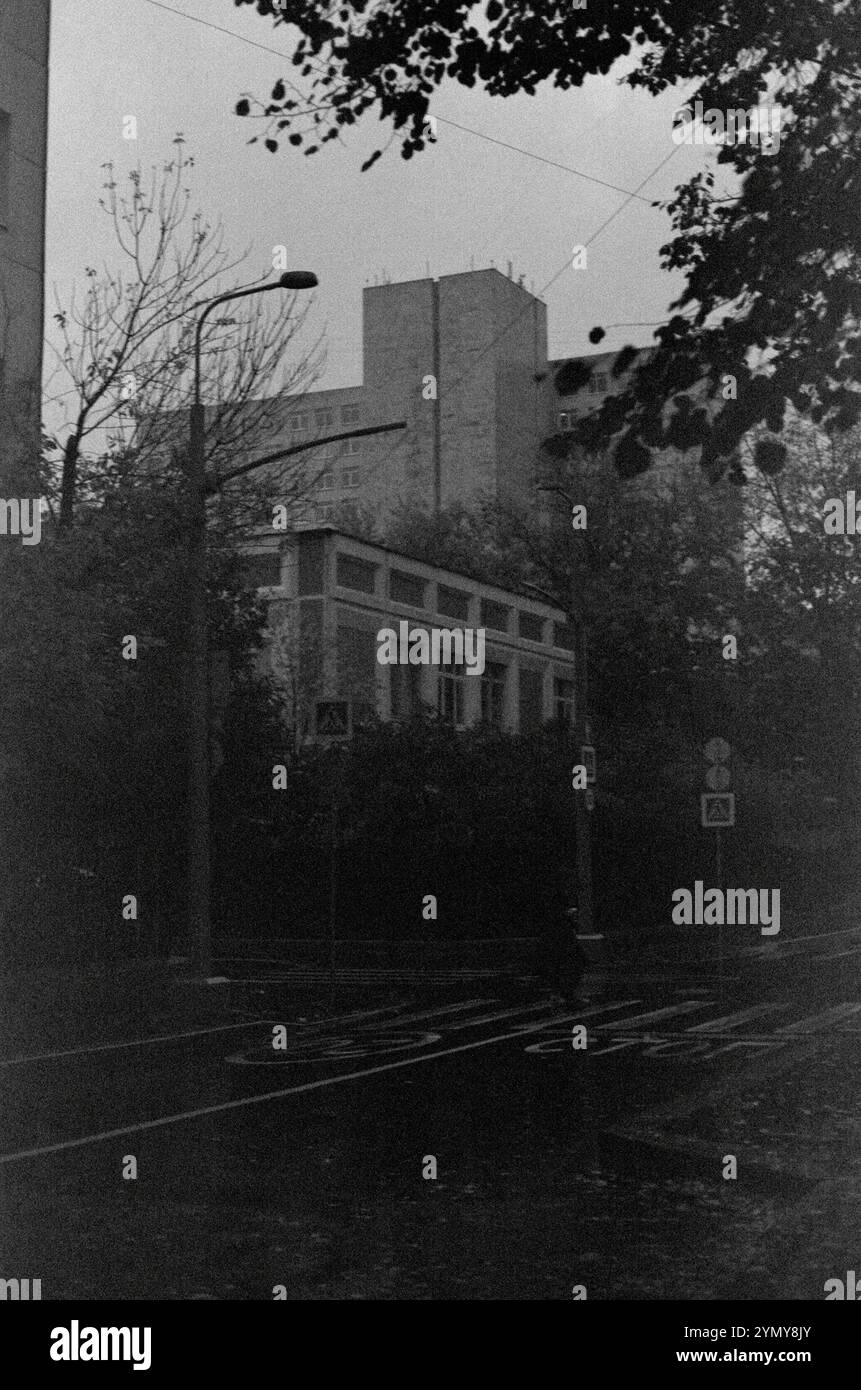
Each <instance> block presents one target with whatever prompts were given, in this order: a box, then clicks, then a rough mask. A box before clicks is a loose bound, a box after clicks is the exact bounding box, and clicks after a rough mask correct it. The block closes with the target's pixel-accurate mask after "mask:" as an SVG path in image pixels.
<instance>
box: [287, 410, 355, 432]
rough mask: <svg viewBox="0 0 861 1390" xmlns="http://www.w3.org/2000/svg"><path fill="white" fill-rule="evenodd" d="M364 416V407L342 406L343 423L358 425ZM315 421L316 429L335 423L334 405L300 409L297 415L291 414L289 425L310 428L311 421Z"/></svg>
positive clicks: (294, 428) (303, 428) (300, 428)
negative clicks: (314, 408)
mask: <svg viewBox="0 0 861 1390" xmlns="http://www.w3.org/2000/svg"><path fill="white" fill-rule="evenodd" d="M361 418H362V408H361V406H358V405H342V406H341V424H342V425H358V423H359V421H360V420H361ZM312 419H313V421H314V428H315V429H329V428H330V427H331V426H332V425H334V423H335V409H334V407H333V406H330V405H324V406H319V407H318V408H317V409H316V410H313V411H312V410H300V411H297V412H296V414H295V415H291V416H290V418H289V420H288V422H287V423H288V425H289V427H290V429H291V430H296V431H297V432H298V431H299V430H309V429H310V428H311V421H312Z"/></svg>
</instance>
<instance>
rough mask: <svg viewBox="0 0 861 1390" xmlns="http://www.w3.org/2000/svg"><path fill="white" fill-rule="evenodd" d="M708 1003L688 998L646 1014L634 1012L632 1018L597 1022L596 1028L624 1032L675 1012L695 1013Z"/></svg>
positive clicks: (706, 1006)
mask: <svg viewBox="0 0 861 1390" xmlns="http://www.w3.org/2000/svg"><path fill="white" fill-rule="evenodd" d="M706 1008H708V1005H707V1004H706V1003H705V1002H704V1001H703V1000H702V999H688V1000H687V1002H686V1003H684V1004H670V1005H669V1007H668V1008H666V1009H654V1010H653V1011H652V1012H651V1013H648V1014H635V1015H634V1017H633V1018H620V1019H617V1020H616V1021H615V1022H614V1023H599V1024H597V1025H596V1026H597V1027H598V1028H618V1029H619V1030H620V1031H622V1032H624V1030H625V1029H626V1028H633V1027H634V1025H635V1024H636V1023H652V1022H654V1021H655V1019H658V1018H672V1017H674V1016H675V1015H677V1014H692V1013H696V1011H697V1009H706Z"/></svg>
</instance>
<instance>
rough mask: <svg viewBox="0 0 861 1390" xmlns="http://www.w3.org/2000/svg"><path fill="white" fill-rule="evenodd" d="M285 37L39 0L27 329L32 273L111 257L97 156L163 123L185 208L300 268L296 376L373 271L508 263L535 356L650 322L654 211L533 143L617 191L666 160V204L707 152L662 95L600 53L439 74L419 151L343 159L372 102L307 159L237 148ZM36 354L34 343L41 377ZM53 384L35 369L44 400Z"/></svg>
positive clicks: (135, 144)
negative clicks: (38, 182)
mask: <svg viewBox="0 0 861 1390" xmlns="http://www.w3.org/2000/svg"><path fill="white" fill-rule="evenodd" d="M295 38H296V32H295V30H292V29H290V28H288V27H286V26H284V25H278V26H277V27H276V26H275V24H274V22H273V20H272V18H271V17H269V18H262V17H261V16H259V15H258V14H257V12H256V10H255V9H253V8H251V7H247V6H243V7H242V8H240V9H237V8H235V6H234V5H233V4H232V3H231V0H175V3H174V2H173V0H171V3H160V2H157V0H54V3H53V21H52V43H51V89H50V115H49V121H50V124H49V152H48V171H49V172H48V230H47V279H46V310H47V315H48V330H47V331H48V332H49V334H50V329H51V322H50V315H51V313H52V312H53V311H54V309H55V307H56V306H55V304H54V295H53V287H54V286H55V285H56V286H57V287H58V289H59V291H60V294H61V298H65V297H67V296H68V292H69V290H70V288H71V286H72V285H73V284H75V283H77V284H78V285H80V284H81V283H82V282H83V272H84V268H85V266H87V265H94V266H96V267H100V266H102V265H103V264H107V265H109V266H110V265H113V264H116V261H117V257H116V253H115V251H114V247H113V242H112V236H113V234H112V231H111V229H110V226H109V224H108V221H107V218H106V217H105V216H104V214H103V213H102V212H101V211H100V209H99V207H98V198H99V191H100V183H101V180H102V178H103V170H102V168H101V166H102V165H103V164H104V163H105V162H106V161H113V162H114V163H115V166H116V170H117V175H118V176H122V175H123V174H124V173H125V171H127V170H128V169H130V168H132V167H133V166H134V165H135V164H137V163H140V164H141V165H142V166H143V167H144V168H147V167H148V166H149V165H151V164H153V163H160V162H161V161H162V160H164V159H165V158H167V157H169V156H170V154H171V153H172V149H173V147H172V145H171V141H172V140H173V139H174V137H175V135H176V134H177V133H178V132H181V133H182V135H183V136H184V138H185V140H186V146H185V148H186V152H187V153H191V154H193V155H194V157H195V161H196V171H195V172H196V180H195V182H194V184H193V191H194V194H195V200H196V202H197V204H198V205H199V206H200V207H201V208H202V209H203V211H204V212H205V213H206V214H207V215H208V216H210V217H211V218H220V219H221V220H222V222H223V224H224V227H225V232H226V242H227V246H228V247H229V248H230V249H231V250H235V251H240V250H242V249H244V248H245V247H247V246H250V247H251V248H252V251H251V257H250V259H249V262H248V268H249V271H250V274H249V275H248V277H247V278H248V279H253V278H255V277H257V276H259V275H260V274H261V273H263V272H264V271H265V270H267V268H268V267H271V264H272V249H273V247H274V246H276V245H285V246H286V247H287V248H288V255H289V264H290V266H291V267H295V268H297V269H310V270H313V271H314V272H315V273H316V275H317V276H318V279H319V282H320V283H319V288H318V289H317V290H316V291H315V299H314V303H313V306H312V309H311V313H310V314H309V318H308V323H307V328H306V331H307V334H308V343H309V346H310V342H311V340H312V339H313V338H315V337H317V336H318V335H319V334H321V333H322V334H324V335H325V341H326V347H327V362H326V368H325V372H324V374H323V376H322V377H321V378H320V379H319V380H318V381H317V383H316V385H317V386H318V387H336V386H347V385H352V384H357V383H359V382H360V381H361V302H362V288H363V287H364V286H365V285H368V284H373V283H376V282H378V281H379V280H380V279H382V278H383V277H387V278H388V279H390V280H392V281H397V280H411V279H417V278H422V277H424V276H425V275H427V274H428V273H430V274H431V275H433V276H439V275H447V274H453V273H456V272H459V271H464V270H469V269H470V268H473V267H474V268H475V269H483V268H486V267H488V266H491V265H495V266H496V267H497V268H498V269H500V270H502V271H504V272H507V268H508V263H509V262H511V264H512V269H513V274H514V277H515V278H516V279H517V278H519V277H520V276H521V275H522V276H523V277H524V284H525V286H526V288H527V289H531V290H532V291H533V292H534V293H536V294H538V295H539V296H540V297H541V298H543V299H544V300H545V302H546V303H547V306H548V318H549V333H550V356H551V357H562V356H569V355H575V354H578V353H583V352H589V351H595V350H596V349H595V348H594V347H592V346H590V344H589V342H588V337H587V335H588V332H589V330H590V328H591V327H592V326H593V325H595V324H602V325H606V324H614V323H619V322H623V323H629V322H634V323H636V324H640V323H651V322H654V321H660V320H662V319H665V318H666V317H667V310H668V305H669V303H670V301H671V300H672V298H673V297H674V295H675V294H677V293H678V291H679V289H680V288H681V283H682V282H681V278H680V277H679V276H677V275H673V276H670V275H668V274H666V273H665V272H662V271H661V270H660V267H659V248H660V246H661V245H662V244H663V243H664V242H666V241H667V240H668V239H669V234H670V223H669V219H668V217H667V215H666V213H665V212H662V211H660V210H658V209H655V208H652V207H651V206H650V205H649V204H648V203H646V202H643V201H640V200H639V199H630V200H627V201H626V194H625V193H622V192H617V191H614V190H612V189H609V188H605V187H602V186H600V185H599V184H597V183H594V182H589V181H588V180H587V179H585V178H581V177H578V176H577V175H576V174H575V173H572V172H568V171H566V170H562V169H558V168H554V167H550V166H548V165H547V164H546V163H542V162H540V159H543V160H551V161H555V162H556V163H559V164H564V165H567V166H569V168H570V169H573V170H578V171H581V172H582V173H584V174H588V175H590V176H591V177H592V178H594V179H602V180H605V181H607V182H609V183H612V184H616V185H618V186H619V187H620V188H622V189H625V190H629V191H633V190H635V189H637V188H638V187H639V186H640V184H641V183H643V181H644V180H646V179H647V177H648V176H649V175H650V174H651V173H652V171H653V170H655V169H656V168H657V166H658V165H659V164H661V161H663V160H667V161H668V162H667V163H666V164H664V165H663V167H662V168H660V169H658V171H657V172H656V173H655V174H654V176H653V177H651V178H648V181H647V182H645V183H644V184H643V187H642V190H641V197H647V196H648V197H649V198H651V197H654V198H666V197H668V196H669V195H670V194H671V192H672V189H673V187H674V186H675V184H676V183H678V182H680V181H682V180H683V179H686V178H688V177H690V175H691V174H692V173H693V172H694V171H695V169H697V168H700V167H702V163H703V160H704V158H708V157H709V154H708V152H704V151H703V150H702V149H701V148H697V147H686V146H678V145H676V144H674V142H673V141H672V138H671V130H672V123H673V112H674V111H675V110H676V109H677V108H678V107H679V106H680V105H681V104H682V103H683V101H684V96H685V92H684V91H683V90H681V89H680V90H679V92H678V93H676V94H673V93H668V94H665V96H663V97H662V98H654V97H651V96H649V95H648V94H646V93H643V92H639V91H638V92H632V91H630V90H629V89H627V88H625V87H622V86H620V85H619V83H618V75H619V72H620V71H621V69H617V70H614V72H613V73H611V74H609V75H608V76H607V77H603V78H595V79H590V80H589V81H588V82H587V83H586V84H585V85H584V87H582V88H580V89H577V90H572V91H569V92H560V91H557V90H555V89H553V88H551V87H550V86H544V87H541V88H539V89H538V92H537V93H536V95H535V96H532V97H529V96H517V97H510V98H505V99H502V98H490V97H488V96H486V95H485V94H484V93H483V92H481V91H480V90H477V89H472V90H469V89H467V88H464V87H460V86H459V85H458V84H456V83H454V82H449V83H446V85H444V86H443V87H442V88H441V89H440V91H439V92H438V93H437V94H436V97H435V99H434V100H433V102H432V106H431V111H432V114H433V115H435V116H436V117H437V143H436V145H435V146H432V147H428V148H427V149H426V150H425V151H424V152H423V153H422V154H420V155H416V156H415V157H414V158H413V159H411V160H409V161H406V160H403V159H402V158H401V156H400V153H399V147H398V142H397V141H395V142H393V144H392V145H391V147H390V149H389V150H388V152H387V153H386V154H385V155H384V156H383V158H382V159H380V160H378V161H377V163H376V164H375V165H374V166H373V168H372V169H371V170H369V171H368V172H366V173H362V172H361V169H360V166H361V164H362V161H363V160H364V159H365V158H366V157H367V156H368V155H369V154H370V153H371V151H372V150H373V149H375V148H377V146H378V145H379V143H380V141H381V139H382V141H383V143H385V142H386V140H387V139H388V136H389V130H388V128H387V127H384V126H382V125H381V124H380V122H379V121H378V119H377V117H376V116H375V115H374V114H373V113H371V114H370V115H369V116H366V117H365V118H364V120H363V121H362V122H361V124H360V125H359V126H358V127H352V128H351V130H349V131H348V132H346V133H345V135H344V136H343V138H342V140H339V141H331V142H329V143H328V144H326V145H325V146H323V148H322V150H321V152H320V153H319V154H317V155H314V156H311V157H305V156H304V155H303V154H302V152H301V150H296V149H294V148H292V147H290V146H284V147H282V148H281V149H280V150H279V152H278V153H277V154H275V155H272V154H270V153H268V152H267V151H266V150H265V149H264V148H263V146H262V143H261V144H257V145H249V144H248V138H249V136H250V134H252V133H253V132H254V130H255V128H256V127H255V125H254V123H253V122H251V121H249V120H248V119H245V120H243V119H242V118H240V117H237V116H236V115H235V114H234V106H235V103H236V101H237V99H238V98H239V97H240V96H242V95H251V96H256V97H258V98H260V99H264V100H265V99H268V97H269V94H270V91H271V88H272V86H273V85H274V83H275V81H276V80H277V79H278V78H279V77H281V76H284V77H289V78H290V79H291V80H293V81H295V82H297V83H298V84H299V85H300V86H301V79H300V78H298V77H297V76H296V70H295V69H293V67H292V65H291V64H290V63H289V61H288V60H289V55H290V54H291V52H292V50H293V46H294V43H295ZM268 49H272V50H274V51H273V52H270V51H267V50H268ZM282 54H284V55H287V59H285V58H284V57H282V56H281V55H282ZM128 115H134V116H135V117H136V121H137V130H138V139H137V140H136V141H129V140H125V139H124V138H123V119H124V117H126V116H128ZM449 122H451V123H454V124H449ZM456 126H464V127H468V128H469V129H470V130H471V131H475V132H479V134H478V135H476V134H468V133H466V132H465V131H463V130H460V129H457V128H456ZM260 128H262V127H260ZM480 136H483V137H485V138H480ZM493 142H501V143H493ZM505 145H510V146H516V147H518V149H519V150H523V151H527V152H528V153H527V154H522V153H518V152H516V151H515V150H512V149H509V148H505V147H504V146H505ZM530 156H540V159H539V158H535V157H530ZM720 191H721V190H720V189H717V190H716V192H718V193H719V192H720ZM619 209H621V210H620V211H619ZM613 214H616V215H615V216H613ZM610 218H612V220H611V221H609V223H608V225H607V226H606V228H605V229H604V230H601V231H599V229H600V228H601V227H602V224H603V223H605V222H606V221H607V219H610ZM596 232H597V233H598V234H597V236H596V235H595V233H596ZM592 237H594V241H592V242H590V245H589V248H588V260H587V266H586V268H585V269H580V270H577V269H574V268H573V266H572V264H571V257H572V248H573V247H574V246H575V245H578V244H584V243H586V242H587V241H589V239H590V238H592ZM243 278H244V277H243ZM651 334H652V329H651V328H649V327H632V328H621V329H614V330H612V331H610V332H608V335H607V338H606V339H605V340H604V342H603V343H602V344H601V350H607V349H615V348H617V347H621V346H622V345H623V344H624V343H626V342H633V343H635V344H644V343H646V342H648V341H649V340H650V337H651ZM52 369H53V359H52V356H51V354H50V353H46V378H47V377H49V374H50V372H51V371H52ZM67 385H68V382H67V381H64V380H62V379H61V378H59V377H56V378H54V379H53V381H52V382H51V383H50V384H49V385H48V387H47V394H48V395H51V394H53V392H56V391H59V390H60V389H61V387H62V386H67ZM57 408H58V407H56V406H55V407H54V409H57ZM52 423H53V424H54V425H55V426H56V424H57V421H56V419H55V420H54V421H53V422H52Z"/></svg>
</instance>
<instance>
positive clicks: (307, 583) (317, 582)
mask: <svg viewBox="0 0 861 1390" xmlns="http://www.w3.org/2000/svg"><path fill="white" fill-rule="evenodd" d="M323 544H324V542H323V537H322V536H302V537H301V539H300V542H299V593H300V594H321V593H322V592H323Z"/></svg>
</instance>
